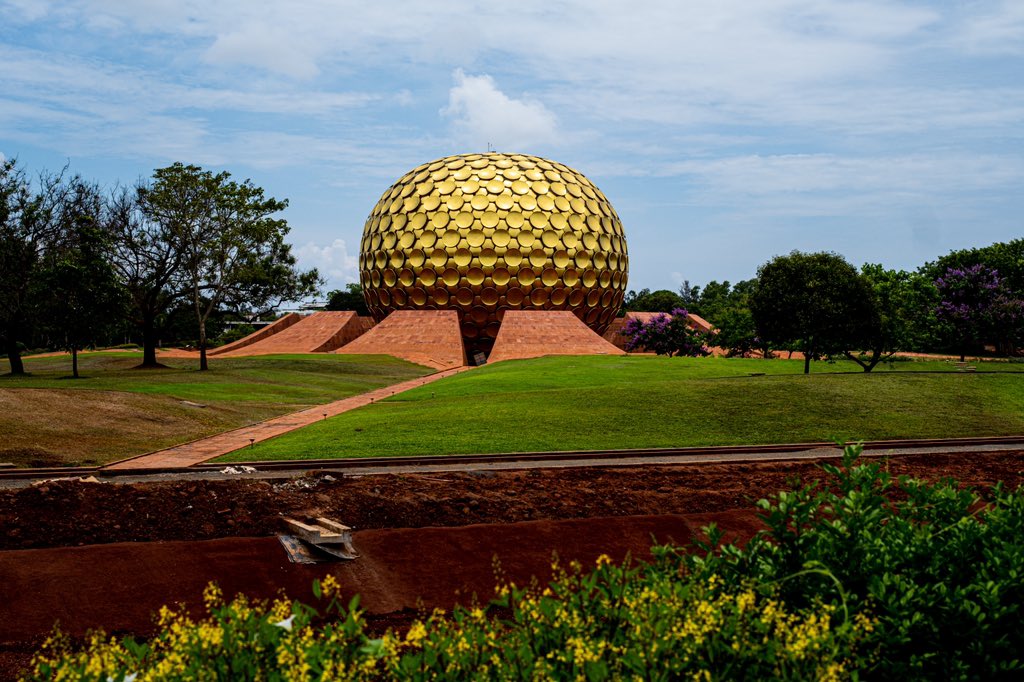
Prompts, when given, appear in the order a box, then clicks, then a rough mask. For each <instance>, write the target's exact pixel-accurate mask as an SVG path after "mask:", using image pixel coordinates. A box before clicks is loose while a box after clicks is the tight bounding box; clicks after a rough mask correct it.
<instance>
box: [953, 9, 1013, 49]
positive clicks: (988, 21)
mask: <svg viewBox="0 0 1024 682" xmlns="http://www.w3.org/2000/svg"><path fill="white" fill-rule="evenodd" d="M958 42H959V43H960V44H961V45H962V46H963V47H964V48H966V49H967V50H968V51H970V52H976V53H979V54H1016V55H1021V54H1024V3H1021V2H1020V0H1003V1H1002V2H999V3H995V4H994V6H993V5H990V6H988V7H985V8H984V9H983V10H982V11H981V12H980V13H979V14H975V15H971V16H968V17H967V19H966V20H965V21H964V24H963V27H962V32H961V33H960V35H959V36H958Z"/></svg>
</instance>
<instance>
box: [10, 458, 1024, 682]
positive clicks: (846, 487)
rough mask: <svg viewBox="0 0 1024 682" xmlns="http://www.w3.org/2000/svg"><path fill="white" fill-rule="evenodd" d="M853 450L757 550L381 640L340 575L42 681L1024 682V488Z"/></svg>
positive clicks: (781, 498) (783, 514) (64, 667)
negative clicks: (986, 495) (292, 597)
mask: <svg viewBox="0 0 1024 682" xmlns="http://www.w3.org/2000/svg"><path fill="white" fill-rule="evenodd" d="M858 454H859V449H858V448H848V449H847V450H846V454H845V457H844V461H843V463H842V465H841V466H834V465H827V466H826V467H825V469H826V471H827V472H828V473H829V474H830V475H831V478H830V480H829V481H828V484H829V487H828V488H826V487H822V486H808V487H804V488H800V489H798V490H796V491H793V492H782V493H779V494H778V495H776V496H774V497H773V498H772V499H770V500H762V501H761V502H760V506H761V508H762V510H763V519H764V521H765V524H766V530H764V531H763V532H761V533H759V534H758V535H756V536H755V537H754V538H753V539H752V540H750V541H749V542H748V543H746V544H745V545H742V546H741V545H736V544H724V543H722V542H721V540H722V537H721V533H720V532H719V531H717V530H716V529H714V528H713V527H712V528H709V529H708V538H707V539H706V540H705V541H702V542H699V543H697V546H696V547H691V548H689V549H686V550H684V549H682V548H678V547H671V546H665V547H656V548H655V549H654V560H653V561H652V562H651V563H649V564H639V565H633V564H631V563H630V562H628V561H627V562H626V563H624V564H616V563H613V562H612V561H610V560H609V559H608V557H606V556H602V557H600V558H599V559H598V560H597V564H596V566H594V567H593V568H592V569H591V570H584V569H583V568H582V567H581V566H579V565H578V564H576V563H571V564H570V565H569V566H567V567H564V566H560V565H558V564H557V562H556V564H555V577H554V579H553V580H552V582H551V583H550V584H549V585H548V586H547V587H541V586H540V585H537V584H533V585H530V586H526V587H517V586H516V585H515V584H512V583H508V582H505V581H499V584H498V587H497V590H496V591H497V597H496V599H495V600H494V602H492V604H491V605H490V606H489V607H487V608H486V609H485V608H481V607H480V606H476V605H473V606H470V607H457V608H456V609H455V610H454V611H452V612H451V613H447V614H446V613H444V612H441V611H435V612H434V613H433V614H431V615H430V616H428V617H426V618H425V619H423V620H418V621H416V622H414V623H413V624H412V625H411V626H410V627H409V628H408V630H407V631H406V632H405V633H404V634H402V633H397V632H394V631H392V630H388V631H387V632H385V633H384V634H383V636H380V637H374V636H373V635H371V634H370V633H369V632H368V631H367V629H366V626H365V622H364V620H363V618H362V615H361V612H360V610H359V608H358V600H357V599H353V600H352V601H351V602H349V603H348V604H342V603H340V602H339V600H338V595H339V586H338V584H337V583H336V582H335V581H334V579H333V578H331V577H328V578H326V579H324V581H323V582H318V583H316V584H315V585H314V593H315V595H316V596H317V598H318V599H319V600H320V603H319V604H318V608H320V609H321V610H322V614H318V613H317V611H315V610H314V609H313V608H312V607H310V606H306V605H303V604H301V603H298V602H292V601H289V600H286V599H278V600H277V601H274V602H272V603H265V602H250V601H249V600H247V599H245V598H244V597H238V598H236V599H234V600H233V601H231V602H227V603H225V602H224V600H223V598H222V596H221V594H220V592H219V591H218V590H217V588H216V587H215V586H212V585H211V586H210V587H209V588H208V589H207V592H206V595H205V597H206V607H207V615H205V616H204V617H203V618H201V619H198V620H193V619H192V618H190V617H189V616H188V614H187V613H186V612H185V611H184V610H181V609H179V610H171V609H164V610H162V611H161V613H160V615H159V622H158V625H159V632H158V633H157V635H156V636H154V638H153V639H152V640H150V641H149V642H146V643H138V642H135V641H134V640H132V639H130V638H128V639H124V640H120V641H118V640H116V639H110V638H107V637H105V636H103V635H102V634H95V635H93V636H92V637H91V638H90V639H89V641H88V642H86V643H85V645H84V647H75V646H73V645H72V643H70V642H69V641H68V640H67V639H65V638H63V637H61V636H60V635H59V634H58V635H54V636H53V637H51V639H50V640H49V641H48V642H47V643H46V644H45V645H44V647H43V649H42V650H41V651H40V652H39V654H38V655H37V656H36V658H35V660H34V661H33V668H32V670H31V671H30V673H29V675H28V677H27V679H29V680H46V679H60V680H102V681H105V680H113V681H115V682H121V681H122V680H126V681H128V682H132V681H140V680H229V679H230V680H234V679H266V680H327V679H356V680H359V679H386V680H391V679H401V680H427V679H430V680H433V679H443V680H458V679H494V680H506V679H542V680H563V679H574V680H605V679H613V680H618V679H650V680H669V679H697V680H711V679H728V680H761V679H792V680H804V679H821V680H838V679H851V678H857V677H861V676H864V677H870V678H871V679H876V678H877V679H995V678H1000V679H1005V678H1008V677H1014V678H1018V679H1019V678H1020V677H1021V672H1022V671H1021V668H1022V662H1021V660H1020V655H1019V652H1020V651H1022V650H1024V633H1022V632H1021V629H1020V628H1019V627H1018V624H1019V622H1020V618H1021V615H1022V614H1021V609H1022V606H1021V605H1022V604H1024V551H1021V550H1022V547H1021V544H1022V541H1021V538H1022V537H1024V491H1020V490H1019V491H1017V492H1015V493H1007V492H1005V491H1003V490H1002V489H999V488H997V489H996V490H995V491H994V493H993V495H992V499H991V500H989V501H987V503H986V502H983V501H982V500H981V499H979V498H978V497H977V496H976V495H975V494H973V493H971V492H969V491H965V490H961V489H959V488H958V487H957V486H956V485H954V484H953V483H952V482H944V483H941V484H937V485H930V484H926V483H922V482H921V481H915V480H907V479H897V480H894V479H892V478H890V477H889V476H888V474H886V473H885V472H884V471H883V470H882V469H881V467H880V466H879V465H878V464H860V463H858V462H857V456H858Z"/></svg>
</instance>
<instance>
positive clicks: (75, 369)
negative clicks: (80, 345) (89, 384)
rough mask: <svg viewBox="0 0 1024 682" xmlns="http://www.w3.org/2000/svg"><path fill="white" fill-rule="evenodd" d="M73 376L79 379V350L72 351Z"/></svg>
mask: <svg viewBox="0 0 1024 682" xmlns="http://www.w3.org/2000/svg"><path fill="white" fill-rule="evenodd" d="M71 376H73V377H74V378H76V379H77V378H78V349H77V348H72V349H71Z"/></svg>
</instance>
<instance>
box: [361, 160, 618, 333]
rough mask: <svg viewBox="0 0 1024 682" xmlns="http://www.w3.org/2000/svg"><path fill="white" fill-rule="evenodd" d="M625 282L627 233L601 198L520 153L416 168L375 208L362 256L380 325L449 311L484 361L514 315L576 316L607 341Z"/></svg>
mask: <svg viewBox="0 0 1024 682" xmlns="http://www.w3.org/2000/svg"><path fill="white" fill-rule="evenodd" d="M628 273H629V257H628V255H627V252H626V238H625V234H624V233H623V230H622V223H621V222H620V221H619V216H618V215H617V214H616V213H615V209H614V208H612V205H611V203H610V202H609V201H608V199H607V198H605V196H604V194H602V193H601V190H599V189H598V188H597V187H595V186H594V184H593V183H591V182H590V180H588V179H587V178H586V177H585V176H584V175H583V174H581V173H579V172H578V171H575V170H573V169H572V168H569V167H568V166H564V165H562V164H560V163H556V162H554V161H549V160H547V159H542V158H538V157H536V156H527V155H525V154H500V153H497V152H494V153H488V154H462V155H459V156H449V157H446V158H443V159H438V160H437V161H433V162H431V163H426V164H423V165H422V166H419V167H417V168H414V169H413V170H411V171H409V172H408V173H406V174H405V175H404V176H402V178H401V179H399V180H398V182H396V183H395V184H394V185H392V186H391V187H390V189H388V191H387V192H385V193H384V195H383V196H382V197H381V198H380V201H378V202H377V205H376V206H374V207H373V211H372V212H371V213H370V217H369V218H367V220H366V225H365V227H364V228H363V239H362V243H361V245H360V249H359V274H360V280H361V283H362V286H363V294H364V296H365V298H366V304H367V306H368V307H369V309H370V312H371V314H372V315H373V317H374V318H375V319H376V320H378V321H380V320H382V319H384V317H385V316H386V315H387V314H388V313H389V312H391V311H392V310H452V309H454V310H456V311H458V313H459V322H460V324H461V327H462V335H463V338H464V340H465V342H466V348H467V350H468V351H473V350H482V351H484V352H487V351H489V350H490V348H491V346H492V345H493V343H494V338H495V337H496V336H497V335H498V327H499V326H500V324H501V319H502V317H503V316H504V314H505V311H506V310H513V309H515V310H571V311H573V312H574V313H575V314H576V316H577V317H579V318H580V319H581V320H582V321H583V322H584V323H586V324H587V326H589V327H590V328H591V329H593V330H594V331H595V332H597V333H598V334H603V333H604V331H605V329H607V327H608V325H609V324H610V323H611V321H612V320H613V319H614V318H615V315H616V314H617V313H618V310H619V307H620V306H621V305H622V299H623V297H624V296H625V291H626V280H627V277H628Z"/></svg>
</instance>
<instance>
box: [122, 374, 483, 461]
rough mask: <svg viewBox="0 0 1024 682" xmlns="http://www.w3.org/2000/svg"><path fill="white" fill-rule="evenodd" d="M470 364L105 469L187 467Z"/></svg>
mask: <svg viewBox="0 0 1024 682" xmlns="http://www.w3.org/2000/svg"><path fill="white" fill-rule="evenodd" d="M468 369H471V368H470V367H456V368H454V369H448V370H445V371H443V372H437V373H436V374H429V375H427V376H425V377H419V378H416V379H411V380H409V381H404V382H402V383H400V384H393V385H391V386H385V387H384V388H378V389H376V390H374V391H370V392H369V393H361V394H360V395H355V396H352V397H350V398H343V399H341V400H335V401H334V402H333V403H327V404H326V405H317V406H315V407H310V408H308V409H305V410H299V411H298V412H292V413H291V414H285V415H281V416H280V417H274V418H273V419H268V420H266V421H262V422H259V423H258V424H253V425H252V426H243V427H242V428H239V429H235V430H233V431H225V432H224V433H219V434H217V435H216V436H210V437H209V438H202V439H200V440H195V441H192V442H191V443H183V444H182V445H175V446H174V447H170V448H166V449H164V450H157V451H156V452H151V453H149V454H146V455H139V456H137V457H132V458H131V459H125V460H122V461H120V462H115V463H114V464H110V465H108V466H106V467H103V468H104V469H165V468H169V467H187V466H191V465H193V464H199V463H200V462H205V461H207V460H210V459H213V458H215V457H220V456H221V455H226V454H227V453H229V452H234V451H235V450H238V449H239V448H244V447H248V446H249V445H250V443H252V442H255V443H259V442H262V441H265V440H267V439H268V438H273V437H274V436H279V435H281V434H282V433H288V432H289V431H294V430H295V429H300V428H302V427H303V426H308V425H310V424H312V423H314V422H318V421H320V420H322V419H324V415H327V416H328V417H333V416H334V415H337V414H341V413H342V412H348V411H349V410H354V409H356V408H357V407H362V406H364V405H369V404H370V403H372V402H374V401H377V400H380V399H382V398H390V397H391V396H393V395H395V394H397V393H402V392H403V391H408V390H409V389H411V388H416V387H417V386H423V385H424V384H429V383H432V382H434V381H437V380H438V379H443V378H445V377H448V376H451V375H453V374H458V373H459V372H464V371H466V370H468Z"/></svg>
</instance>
